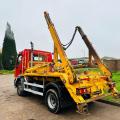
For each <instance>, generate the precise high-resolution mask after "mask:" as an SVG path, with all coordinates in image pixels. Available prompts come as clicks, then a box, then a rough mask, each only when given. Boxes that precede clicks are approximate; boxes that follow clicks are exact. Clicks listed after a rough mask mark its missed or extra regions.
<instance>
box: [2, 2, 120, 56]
mask: <svg viewBox="0 0 120 120" xmlns="http://www.w3.org/2000/svg"><path fill="white" fill-rule="evenodd" d="M44 11H48V12H49V14H50V17H51V19H52V21H53V23H54V24H55V27H56V29H57V32H58V34H59V37H60V39H61V42H62V43H67V42H68V41H69V40H70V39H71V37H72V34H73V31H74V27H75V26H76V25H79V26H81V27H82V28H83V30H84V32H85V33H86V34H87V35H88V37H89V38H90V40H91V42H92V43H93V45H94V47H95V49H96V50H97V52H98V54H99V55H100V56H101V57H102V56H111V57H117V58H120V0H0V47H1V46H2V44H3V39H4V34H5V29H6V23H7V21H8V22H9V23H10V25H11V27H12V30H13V32H14V36H15V41H16V46H17V50H18V51H20V50H23V49H24V48H29V47H30V41H33V42H34V45H35V49H41V50H47V51H51V52H52V51H53V42H52V39H51V36H50V33H49V31H48V28H47V25H46V21H45V19H44V14H43V13H44ZM67 54H68V56H69V57H80V56H86V55H87V49H86V48H85V45H84V44H83V41H82V39H81V37H80V36H79V34H77V36H76V38H75V41H74V43H73V44H72V46H71V47H70V48H69V49H68V50H67Z"/></svg>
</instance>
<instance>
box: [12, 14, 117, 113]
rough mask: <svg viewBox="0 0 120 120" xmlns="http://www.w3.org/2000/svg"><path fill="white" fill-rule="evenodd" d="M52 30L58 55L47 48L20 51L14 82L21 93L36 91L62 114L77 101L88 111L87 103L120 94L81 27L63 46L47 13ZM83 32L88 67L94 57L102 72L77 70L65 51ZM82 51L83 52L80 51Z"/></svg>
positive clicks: (46, 18) (81, 111) (82, 109)
mask: <svg viewBox="0 0 120 120" xmlns="http://www.w3.org/2000/svg"><path fill="white" fill-rule="evenodd" d="M44 17H45V20H46V23H47V25H48V29H49V32H50V34H51V37H52V39H53V43H54V54H52V53H51V52H47V51H41V50H34V48H33V43H31V49H24V50H23V51H21V52H19V54H18V57H17V60H16V67H15V80H14V85H15V87H16V88H17V94H18V95H19V96H25V95H27V94H28V93H33V94H36V95H40V96H43V97H44V100H45V103H46V105H47V107H48V110H49V111H51V112H52V113H58V112H59V111H60V110H61V109H63V108H64V107H66V106H68V105H70V104H75V105H76V108H77V111H78V112H79V113H87V112H88V106H87V104H88V103H90V102H93V101H95V100H98V99H101V98H103V97H106V96H109V95H113V96H118V91H117V90H116V88H115V83H114V82H113V81H112V74H111V72H110V71H109V70H108V68H107V67H106V66H105V65H104V64H103V63H102V62H101V59H100V57H99V56H98V54H97V52H96V51H95V49H94V47H93V45H92V44H91V42H90V41H89V39H88V37H87V36H86V34H85V33H84V32H83V30H82V29H81V27H79V26H77V27H75V32H74V34H73V37H72V40H71V41H70V42H69V43H68V44H66V45H63V44H62V43H61V41H60V39H59V36H58V34H57V31H56V29H55V26H54V24H53V22H52V21H51V19H50V17H49V14H48V13H47V12H44ZM77 31H78V32H79V33H80V35H81V37H82V39H83V41H84V43H85V44H86V46H87V48H88V51H89V62H88V67H90V66H92V60H93V59H94V60H95V61H96V64H97V66H98V68H99V69H100V71H101V72H99V71H92V70H90V71H89V70H85V71H80V69H82V68H81V66H80V68H79V69H78V67H79V66H78V67H77V71H78V72H76V68H75V67H74V66H73V65H72V64H71V62H70V61H69V59H68V58H67V55H66V53H65V50H66V49H67V48H68V47H69V46H70V45H71V43H72V42H73V39H74V37H75V34H76V32H77ZM78 53H79V52H78Z"/></svg>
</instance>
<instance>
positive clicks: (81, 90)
mask: <svg viewBox="0 0 120 120" xmlns="http://www.w3.org/2000/svg"><path fill="white" fill-rule="evenodd" d="M87 93H88V91H87V88H76V95H83V94H87Z"/></svg>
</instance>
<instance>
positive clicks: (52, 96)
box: [45, 89, 61, 113]
mask: <svg viewBox="0 0 120 120" xmlns="http://www.w3.org/2000/svg"><path fill="white" fill-rule="evenodd" d="M45 102H46V105H47V107H48V109H49V111H50V112H52V113H58V112H59V111H60V109H61V107H60V99H59V95H58V93H57V91H56V90H54V89H49V90H48V91H47V92H46V96H45Z"/></svg>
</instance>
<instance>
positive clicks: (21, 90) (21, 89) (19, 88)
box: [17, 80, 27, 96]
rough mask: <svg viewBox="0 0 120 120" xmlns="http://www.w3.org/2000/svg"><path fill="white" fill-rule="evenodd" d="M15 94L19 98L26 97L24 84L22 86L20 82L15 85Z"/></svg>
mask: <svg viewBox="0 0 120 120" xmlns="http://www.w3.org/2000/svg"><path fill="white" fill-rule="evenodd" d="M17 94H18V95H19V96H26V95H27V92H26V91H24V84H23V82H22V80H20V81H19V82H18V84H17Z"/></svg>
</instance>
